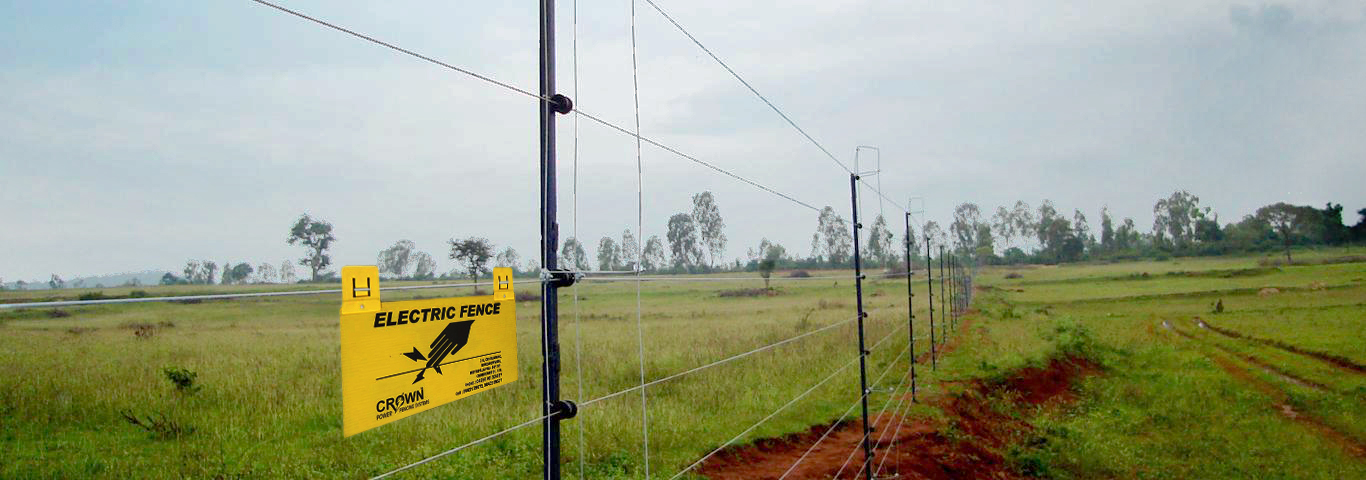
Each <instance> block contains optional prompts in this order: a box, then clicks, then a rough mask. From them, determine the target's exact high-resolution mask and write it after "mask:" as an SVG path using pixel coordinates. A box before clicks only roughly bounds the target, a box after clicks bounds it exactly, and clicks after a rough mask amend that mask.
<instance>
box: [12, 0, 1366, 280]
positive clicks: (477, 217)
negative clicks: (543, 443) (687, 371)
mask: <svg viewBox="0 0 1366 480" xmlns="http://www.w3.org/2000/svg"><path fill="white" fill-rule="evenodd" d="M282 2H283V3H284V4H285V5H287V6H289V7H291V8H297V9H299V10H301V11H304V12H307V13H310V14H313V15H316V16H318V17H321V18H323V19H326V20H329V21H332V22H334V23H337V24H340V25H343V26H347V27H349V28H353V29H355V30H358V31H361V32H365V33H368V34H370V35H373V36H375V37H378V38H381V39H385V40H387V41H390V42H392V43H395V44H398V45H401V46H403V47H406V48H409V49H411V50H414V51H418V52H422V53H424V54H426V55H429V56H432V57H435V58H438V59H441V60H443V61H446V62H448V63H450V64H454V65H458V66H461V67H463V68H467V69H470V70H472V71H475V72H479V73H482V74H485V75H488V76H490V77H493V78H497V79H499V80H502V81H505V82H508V83H511V84H513V85H517V86H519V87H521V88H524V89H527V90H532V91H534V90H535V89H536V85H537V80H536V78H537V77H536V65H537V63H536V55H537V43H536V42H537V25H536V8H535V3H536V2H534V1H521V2H460V3H462V4H461V5H452V4H451V3H453V2H340V1H321V0H308V1H305V0H282ZM659 4H660V5H661V6H662V7H663V8H665V9H666V10H667V11H669V13H670V14H671V15H673V16H674V17H675V18H676V19H677V20H679V21H680V22H681V23H682V24H683V25H684V26H685V27H686V28H688V29H690V30H691V32H692V33H693V34H694V35H696V36H697V37H698V38H699V39H700V40H701V41H702V42H703V43H704V44H706V45H707V46H708V47H709V48H711V49H712V51H714V52H715V53H717V54H718V55H719V56H720V57H721V58H722V59H724V60H726V61H727V62H728V63H729V64H730V65H731V66H732V67H734V68H735V69H736V70H737V71H738V72H739V73H740V74H741V75H743V76H744V77H745V78H746V79H747V80H749V81H750V82H751V83H752V84H753V85H754V86H755V88H757V89H758V90H759V91H760V92H762V93H764V94H765V95H766V96H767V97H768V98H770V99H771V100H773V101H774V103H775V104H777V105H778V106H779V107H780V108H782V109H783V110H784V111H785V112H786V113H787V114H789V116H791V118H792V119H793V120H794V121H795V122H796V123H797V124H798V125H801V126H802V127H803V128H804V129H805V130H806V131H807V132H809V133H810V134H811V135H812V136H813V137H814V138H816V139H817V140H818V141H819V142H821V143H822V144H823V145H825V146H826V147H828V148H829V149H830V150H831V151H832V152H833V153H834V154H835V155H836V156H837V157H838V158H839V159H840V160H841V161H843V162H845V163H852V161H853V156H854V147H855V146H856V145H875V146H878V147H880V148H881V151H882V168H883V174H882V176H881V177H882V178H881V179H880V181H881V188H882V189H883V191H884V192H886V193H887V194H888V195H889V196H891V197H892V198H894V199H898V201H899V202H901V203H904V202H905V201H906V200H905V199H907V198H910V197H912V196H918V197H923V199H924V208H925V209H926V211H927V212H926V213H927V216H928V218H929V219H933V220H938V221H940V222H941V223H946V221H947V219H948V218H949V216H950V214H951V211H952V208H953V206H954V205H956V204H958V203H960V202H964V201H972V202H977V203H979V204H980V205H981V206H982V208H983V210H984V211H986V212H987V213H989V212H990V211H991V210H994V209H995V207H996V206H997V205H1002V204H1010V203H1014V201H1015V200H1020V199H1023V200H1025V201H1026V202H1029V203H1030V204H1031V205H1037V204H1038V203H1039V201H1040V200H1042V199H1045V198H1047V199H1051V200H1053V201H1054V202H1055V203H1056V204H1057V206H1058V208H1059V210H1061V211H1064V212H1067V213H1069V214H1070V212H1071V211H1072V210H1073V209H1074V208H1080V209H1082V210H1084V212H1085V213H1086V214H1087V216H1088V217H1090V218H1091V219H1092V222H1093V224H1094V223H1096V222H1098V216H1099V210H1100V208H1101V206H1102V205H1108V206H1109V207H1110V209H1111V210H1112V211H1113V212H1114V213H1115V215H1116V216H1117V217H1125V216H1129V217H1133V218H1134V220H1135V221H1136V222H1137V223H1138V224H1139V225H1140V226H1141V227H1143V228H1144V229H1145V230H1146V229H1147V228H1148V227H1149V226H1150V225H1151V222H1152V204H1153V202H1154V201H1155V200H1156V199H1157V198H1159V197H1162V196H1166V195H1168V194H1170V193H1171V192H1172V191H1173V190H1176V189H1186V190H1189V191H1191V192H1192V193H1194V194H1196V195H1198V196H1199V197H1200V199H1201V201H1202V204H1204V205H1207V206H1210V207H1213V209H1214V211H1215V212H1217V213H1218V214H1220V218H1221V220H1222V221H1223V222H1225V223H1226V222H1228V221H1233V220H1237V219H1238V218H1240V217H1241V216H1242V215H1245V214H1247V213H1250V212H1251V211H1252V210H1253V209H1255V208H1256V207H1258V206H1260V205H1264V204H1267V203H1271V202H1276V201H1290V202H1295V203H1301V204H1312V205H1315V206H1320V207H1321V206H1322V205H1323V203H1325V202H1328V201H1333V202H1339V203H1342V204H1344V205H1345V206H1346V210H1347V212H1354V211H1356V210H1357V209H1359V208H1362V207H1366V190H1363V189H1362V188H1361V185H1362V179H1363V178H1366V135H1363V134H1362V132H1363V131H1366V88H1363V85H1366V19H1364V17H1366V6H1363V4H1362V3H1361V2H1359V1H1333V0H1324V1H1302V2H1300V1H1291V2H1281V3H1239V2H1227V1H1204V0H1195V1H1169V2H1161V3H1158V2H1151V1H1141V2H1128V1H1111V2H969V1H956V2H855V1H841V2H805V1H791V0H787V1H781V2H777V1H775V2H764V1H758V2H731V1H710V0H708V1H696V0H695V1H688V2H681V1H676V0H662V1H660V2H659ZM630 19H631V17H630V3H629V2H626V1H616V2H584V4H583V5H580V6H579V7H578V22H577V23H578V26H577V30H578V35H577V44H578V45H577V51H578V53H577V64H578V85H577V93H575V88H576V87H575V82H574V78H575V76H574V61H575V56H574V54H573V52H574V42H575V40H574V35H573V34H572V32H573V30H574V25H573V3H572V2H564V1H562V2H561V3H560V5H559V19H558V28H559V32H560V35H559V55H558V57H559V60H558V61H559V69H560V70H559V78H558V81H559V84H560V86H561V91H562V92H563V93H565V94H568V95H571V96H573V97H574V98H575V100H576V102H575V103H576V106H578V107H580V108H581V109H582V110H583V111H585V112H588V113H592V114H594V115H597V116H600V117H602V118H604V119H606V120H608V121H610V122H613V123H616V124H619V125H622V126H626V127H628V128H630V127H631V126H633V125H634V121H635V120H634V114H633V109H632V73H631V72H632V68H631V61H632V55H631V53H632V51H631V42H630V40H631V37H630V25H631V23H630ZM636 23H637V26H636V28H637V35H638V41H637V54H638V66H639V69H638V72H639V95H640V125H641V131H642V134H643V135H645V136H647V137H650V138H654V139H656V140H658V141H660V142H662V143H665V144H667V145H670V146H673V147H675V148H677V149H678V150H680V151H682V152H685V153H688V154H690V155H694V156H696V157H698V158H701V159H703V160H706V161H708V162H711V163H714V164H716V165H718V166H721V167H723V168H725V169H728V170H731V171H733V172H735V173H736V174H739V175H742V176H745V177H747V178H750V179H753V180H755V181H757V182H760V183H763V184H765V185H767V186H770V187H772V188H773V189H776V190H779V191H782V192H784V193H787V194H790V195H792V196H793V197H795V198H797V199H799V200H802V201H804V202H807V203H811V204H814V205H817V206H824V205H831V206H834V207H835V208H836V210H837V211H839V212H840V213H841V214H847V212H848V209H849V197H848V178H847V176H846V174H845V173H844V171H843V170H842V169H841V168H840V167H839V166H838V165H836V164H835V163H834V162H832V161H831V160H830V159H829V158H827V157H826V156H825V155H824V154H823V153H821V152H820V151H819V150H818V149H817V148H816V147H814V146H813V145H811V144H810V143H809V142H807V141H806V140H805V139H804V138H802V137H801V136H800V135H799V134H798V133H797V132H796V131H794V130H793V129H792V128H791V127H790V126H789V125H787V124H786V122H784V121H783V120H782V119H781V118H780V117H778V116H777V115H776V114H775V113H773V112H772V111H771V110H769V109H768V107H766V106H765V105H764V104H763V103H762V102H760V101H759V100H758V99H757V98H755V97H754V96H753V95H752V94H750V93H749V92H748V91H747V90H746V89H745V88H744V87H743V86H742V85H740V84H739V82H737V81H735V79H733V78H731V77H730V76H729V74H727V73H726V72H725V71H724V70H723V69H721V68H720V67H719V66H718V65H716V64H715V62H713V61H712V60H711V59H710V58H708V57H706V56H705V54H704V53H703V52H702V51H701V50H699V49H698V48H697V47H696V46H695V45H693V44H692V43H691V42H690V41H689V40H688V39H687V38H686V37H684V36H683V35H682V34H680V33H679V32H678V31H676V30H675V29H674V28H673V27H672V26H671V25H670V24H668V23H667V22H666V21H665V20H664V19H663V18H662V17H661V16H660V15H659V14H658V13H656V12H655V11H653V10H652V9H650V7H649V6H648V5H646V4H644V3H643V2H641V3H640V4H639V5H638V6H637V18H636ZM560 126H561V128H560V130H559V134H560V149H559V156H560V159H561V170H560V173H561V176H560V187H561V193H562V195H561V198H560V201H561V202H562V203H561V205H562V206H563V208H562V210H561V219H562V231H563V232H565V233H564V234H565V236H569V235H573V234H574V232H575V231H576V230H577V232H578V235H579V236H580V237H581V238H584V239H585V240H586V241H587V243H589V244H590V245H596V239H598V238H600V237H602V236H603V235H604V234H611V235H613V236H617V237H619V236H620V233H621V231H622V230H623V229H625V228H630V229H631V230H633V231H635V230H637V227H636V213H637V206H638V205H639V204H638V202H637V200H636V199H637V182H636V157H635V143H634V141H633V140H632V139H631V138H630V137H627V136H624V135H621V134H620V133H617V132H613V131H610V130H607V129H605V128H603V127H601V126H598V125H594V124H591V123H586V122H583V121H580V124H579V127H578V141H577V143H578V153H577V159H578V169H577V173H578V195H577V215H576V212H575V209H574V208H573V206H574V205H575V201H574V199H573V197H572V195H571V193H572V192H573V191H574V187H573V173H574V171H575V170H574V168H573V164H574V159H575V154H574V151H575V149H574V147H575V140H574V129H573V117H572V116H566V117H562V120H561V124H560ZM537 140H538V134H537V126H536V103H535V101H533V100H532V99H529V98H527V97H525V96H522V95H519V94H516V93H513V92H510V91H507V90H504V89H501V88H499V87H495V86H491V85H488V84H486V83H482V82H480V81H478V80H475V79H472V78H470V77H467V76H464V75H461V74H459V73H455V72H451V71H449V70H445V69H442V68H439V67H436V66H433V65H431V64H427V63H423V62H420V61H417V60H415V59H413V58H410V57H406V56H401V55H398V54H395V53H394V52H392V51H389V50H386V49H383V48H380V47H377V46H375V45H372V44H368V43H365V42H362V41H360V40H357V39H355V38H352V37H348V36H345V35H343V34H340V33H338V32H335V31H331V30H327V29H324V28H321V27H319V26H317V25H314V24H310V23H306V22H304V21H302V20H300V19H298V18H295V17H291V16H287V15H284V14H281V13H280V12H277V11H274V10H271V9H268V8H265V7H262V6H259V5H257V4H255V3H252V2H249V1H246V0H220V1H215V2H161V1H155V2H134V1H127V2H61V1H46V2H32V1H5V2H3V3H0V202H3V204H4V205H5V207H4V208H3V210H0V211H3V212H4V213H3V214H2V215H3V216H2V218H0V224H3V227H0V228H3V229H4V234H3V235H0V252H3V253H2V254H0V255H3V257H0V277H3V278H4V279H5V280H6V281H13V280H17V279H29V280H34V279H45V278H46V276H47V275H48V274H49V273H58V274H60V275H62V276H64V277H68V278H70V277H76V276H83V275H92V274H102V273H114V272H127V271H140V270H147V269H169V270H173V271H178V270H179V269H180V267H181V266H182V265H183V264H184V262H185V261H186V260H187V259H191V258H193V259H211V260H214V261H217V262H220V263H222V262H223V261H231V262H234V263H235V262H240V261H249V262H252V263H259V262H263V261H269V262H271V263H274V264H276V265H278V264H279V263H280V261H281V260H284V259H287V258H289V259H294V258H297V257H299V256H300V253H301V252H300V251H299V249H298V248H297V247H290V246H288V245H286V244H285V236H286V232H287V229H288V227H289V226H290V224H291V223H292V222H293V221H294V219H295V218H297V217H298V215H299V214H300V213H302V212H309V213H311V214H313V215H315V216H318V217H321V218H323V219H326V220H329V221H331V222H332V223H333V224H335V225H336V235H337V238H338V242H337V243H336V248H335V251H334V254H333V258H334V260H335V262H336V264H338V265H347V264H372V263H373V262H374V261H375V255H376V253H377V252H378V251H379V250H380V249H382V248H384V247H386V246H388V245H390V244H392V243H393V242H394V241H396V240H399V239H403V238H407V239H412V240H413V241H415V242H416V243H417V245H418V247H419V249H422V250H425V251H428V252H430V253H432V254H433V255H434V256H435V257H437V258H438V259H440V269H441V270H443V271H444V270H448V269H450V268H451V264H450V262H449V261H448V260H446V259H445V257H446V255H445V252H446V250H447V248H446V247H445V245H444V242H445V240H447V239H448V238H451V237H465V236H471V235H475V236H484V237H488V238H489V239H491V240H492V241H493V242H495V243H496V244H498V245H499V246H503V245H511V246H513V247H515V248H516V249H517V250H518V251H519V252H521V254H522V255H523V258H524V259H526V258H530V257H535V256H536V248H537V245H538V243H537V242H538V234H537V226H538V221H539V220H538V218H539V217H538V215H539V212H538V197H537V189H536V188H537V172H538V163H537V162H538V160H537ZM873 158H874V157H869V156H867V155H864V156H862V161H863V162H864V165H863V166H864V169H869V168H871V166H870V163H871V160H872V159H873ZM643 165H644V167H643V177H644V182H643V190H644V193H643V198H644V202H643V216H644V234H645V236H647V237H648V236H650V235H656V234H659V235H661V236H662V234H663V230H664V227H665V224H666V222H667V219H668V216H669V215H671V214H673V213H678V212H682V211H687V210H688V209H689V208H690V196H691V195H692V194H693V193H696V192H700V191H703V190H710V191H712V192H714V193H715V195H716V198H717V202H718V203H719V205H720V208H721V212H722V214H723V215H724V218H725V220H726V223H727V229H726V233H727V235H728V236H729V238H730V244H729V246H728V248H727V250H726V256H727V257H728V258H734V257H738V256H743V255H744V254H745V250H746V249H747V248H749V247H751V246H753V245H756V244H757V243H758V242H759V239H760V238H761V237H764V236H767V237H768V238H770V239H773V240H776V241H778V242H780V243H782V244H784V245H786V246H787V247H788V249H789V250H790V251H794V252H796V253H799V254H806V253H807V252H808V251H809V248H810V235H811V232H812V230H814V227H815V223H816V217H817V215H816V213H815V212H812V211H810V210H807V209H805V208H803V207H800V206H798V205H796V204H793V203H791V202H788V201H786V200H783V199H780V198H777V197H775V196H773V195H771V194H768V193H765V192H762V191H759V190H757V189H755V188H753V187H751V186H748V185H745V184H742V183H739V182H736V181H735V180H733V179H731V178H728V177H725V176H722V175H720V174H717V173H716V172H713V171H711V170H708V169H706V168H704V167H701V166H698V165H696V164H693V163H691V162H689V161H687V160H685V159H681V158H679V157H677V156H674V155H673V154H670V153H667V152H664V151H661V150H659V149H656V148H653V147H651V146H649V145H646V146H645V147H644V149H643ZM876 181H877V180H876V179H875V180H874V182H876ZM864 201H865V205H866V206H867V207H868V209H867V210H865V212H864V214H865V215H867V216H869V218H871V215H873V214H875V213H876V212H877V210H878V209H885V210H886V211H887V212H888V215H889V216H890V217H892V220H893V225H894V226H897V225H900V209H899V207H897V206H895V205H891V204H887V205H885V206H884V205H878V203H877V202H876V196H875V195H872V194H871V193H869V194H866V195H865V196H864ZM916 208H919V207H918V204H917V207H916ZM576 217H577V222H575V218H576ZM1346 217H1348V218H1345V219H1344V220H1346V221H1347V222H1348V223H1353V222H1355V221H1356V218H1355V214H1352V213H1349V214H1348V215H1346ZM894 230H895V231H898V232H899V231H900V229H899V228H895V229H894ZM590 255H591V251H590ZM302 270H303V269H300V271H301V272H302Z"/></svg>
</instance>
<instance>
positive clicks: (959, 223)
mask: <svg viewBox="0 0 1366 480" xmlns="http://www.w3.org/2000/svg"><path fill="white" fill-rule="evenodd" d="M981 223H982V209H981V208H978V207H977V204H975V203H971V202H965V203H961V204H959V205H958V206H957V207H955V208H954V209H953V223H951V224H949V230H951V231H952V232H953V240H954V246H955V247H956V249H957V250H958V251H959V252H963V253H971V252H972V250H973V249H974V248H976V246H977V225H979V224H981Z"/></svg>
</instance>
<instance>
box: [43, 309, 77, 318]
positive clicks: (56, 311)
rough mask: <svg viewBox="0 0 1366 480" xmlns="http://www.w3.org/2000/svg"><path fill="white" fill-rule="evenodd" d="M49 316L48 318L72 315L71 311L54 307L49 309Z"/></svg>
mask: <svg viewBox="0 0 1366 480" xmlns="http://www.w3.org/2000/svg"><path fill="white" fill-rule="evenodd" d="M47 316H48V318H66V317H70V316H71V312H68V311H66V310H62V309H60V308H54V309H52V310H48V311H47Z"/></svg>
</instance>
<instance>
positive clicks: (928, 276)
mask: <svg viewBox="0 0 1366 480" xmlns="http://www.w3.org/2000/svg"><path fill="white" fill-rule="evenodd" d="M931 253H932V250H931V249H930V234H928V233H926V234H925V285H927V286H929V293H930V370H938V369H939V360H937V359H936V356H937V355H938V354H937V353H936V349H937V347H935V341H934V257H933V256H932V255H931Z"/></svg>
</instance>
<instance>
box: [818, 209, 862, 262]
mask: <svg viewBox="0 0 1366 480" xmlns="http://www.w3.org/2000/svg"><path fill="white" fill-rule="evenodd" d="M853 242H854V238H853V235H852V234H851V233H850V229H849V222H848V221H846V220H844V218H842V217H840V216H839V215H838V214H836V213H835V209H834V208H831V207H828V206H827V207H825V208H823V209H821V214H820V216H819V217H817V218H816V233H814V234H812V235H811V257H812V259H813V260H822V259H823V260H825V262H826V263H828V264H830V266H839V265H845V264H847V263H848V262H849V253H850V251H851V250H852V249H853Z"/></svg>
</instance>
